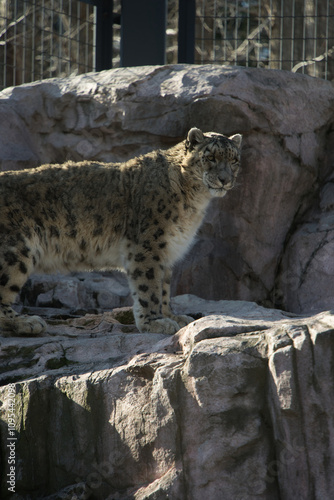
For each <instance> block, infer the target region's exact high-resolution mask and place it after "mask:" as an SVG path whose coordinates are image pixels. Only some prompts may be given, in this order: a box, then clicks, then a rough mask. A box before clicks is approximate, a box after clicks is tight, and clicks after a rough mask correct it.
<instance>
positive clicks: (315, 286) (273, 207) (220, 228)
mask: <svg viewBox="0 0 334 500" xmlns="http://www.w3.org/2000/svg"><path fill="white" fill-rule="evenodd" d="M333 105H334V87H333V85H332V83H331V82H329V81H325V80H321V79H319V78H312V77H309V76H306V75H300V74H295V73H291V72H287V71H278V70H265V69H258V68H239V67H224V66H215V65H206V66H187V65H172V66H161V67H156V66H155V67H135V68H117V69H113V70H108V71H102V72H101V73H89V74H85V75H80V76H75V77H71V78H63V79H51V80H45V81H43V82H38V83H32V84H27V85H22V86H20V87H14V88H8V89H5V90H4V91H3V92H1V93H0V114H1V117H2V120H0V122H1V123H2V126H3V127H4V126H5V125H4V124H5V123H7V122H8V123H10V128H9V129H8V130H7V128H6V130H4V132H3V133H2V134H0V168H2V169H6V168H22V167H27V166H35V165H36V164H37V163H47V162H63V161H65V160H68V159H72V160H81V159H96V160H103V161H123V160H125V159H128V158H129V157H132V156H134V155H138V154H140V153H144V152H147V151H149V150H152V149H155V148H166V147H168V146H170V145H173V144H175V143H176V142H178V141H179V140H181V139H183V138H184V137H185V135H186V133H187V131H188V130H189V129H190V128H191V127H193V126H197V127H200V128H202V129H203V130H204V131H209V130H216V131H218V132H221V133H225V134H227V135H229V134H232V133H237V132H239V133H242V134H243V136H244V141H243V155H242V171H241V173H240V176H239V185H238V187H237V188H235V189H234V191H232V192H231V193H229V194H228V196H226V198H224V199H221V200H215V201H213V202H212V203H211V206H210V208H209V210H208V213H207V217H206V219H205V221H204V224H203V226H202V228H201V229H200V231H199V234H198V239H197V242H196V243H195V245H194V247H193V249H192V251H191V252H190V253H189V254H188V256H187V257H186V258H185V259H184V260H183V261H182V262H181V263H180V264H179V265H178V266H177V268H176V269H175V273H174V288H173V290H174V292H173V293H174V294H184V293H195V294H197V295H200V296H202V297H203V298H206V299H228V300H234V299H239V300H240V299H241V300H251V301H256V302H258V303H261V304H263V305H270V306H272V305H274V306H280V307H282V308H285V309H287V310H290V311H294V312H298V313H299V312H308V311H309V310H310V307H312V310H314V311H315V312H316V311H321V310H324V309H326V308H328V307H332V306H333V292H332V286H331V279H332V263H331V260H332V259H331V255H332V243H331V242H332V232H333V217H332V215H331V214H332V213H333V209H332V208H330V207H332V200H333V189H332V180H331V178H330V175H331V172H332V170H333V162H334V148H333V144H334V142H333V132H332V130H333V120H334V118H333V112H332V110H333ZM0 127H1V125H0ZM8 134H9V135H8ZM326 186H327V187H326ZM317 210H318V215H316V213H315V212H316V211H317ZM321 214H322V215H321ZM324 228H326V229H324ZM314 290H316V300H315V301H312V297H313V295H314ZM46 299H47V300H49V298H48V297H47V298H46Z"/></svg>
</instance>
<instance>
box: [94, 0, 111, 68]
mask: <svg viewBox="0 0 334 500" xmlns="http://www.w3.org/2000/svg"><path fill="white" fill-rule="evenodd" d="M94 4H95V5H96V49H95V50H96V52H95V65H96V71H102V70H103V69H110V68H112V53H113V4H114V2H113V0H98V1H95V2H94Z"/></svg>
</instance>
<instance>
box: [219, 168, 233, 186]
mask: <svg viewBox="0 0 334 500" xmlns="http://www.w3.org/2000/svg"><path fill="white" fill-rule="evenodd" d="M218 179H219V180H220V182H221V183H222V186H223V187H224V188H225V189H231V188H232V187H233V182H232V179H231V176H230V175H229V174H228V173H227V172H222V173H221V174H219V176H218Z"/></svg>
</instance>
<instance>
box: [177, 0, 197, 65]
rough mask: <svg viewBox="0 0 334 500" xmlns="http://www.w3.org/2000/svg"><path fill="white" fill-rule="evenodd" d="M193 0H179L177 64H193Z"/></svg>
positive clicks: (194, 2)
mask: <svg viewBox="0 0 334 500" xmlns="http://www.w3.org/2000/svg"><path fill="white" fill-rule="evenodd" d="M195 15H196V1H195V0H179V35H178V45H179V49H178V62H179V63H189V64H194V62H195Z"/></svg>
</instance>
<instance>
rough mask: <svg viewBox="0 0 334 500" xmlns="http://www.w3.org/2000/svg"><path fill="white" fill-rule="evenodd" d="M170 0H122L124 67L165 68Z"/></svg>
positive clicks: (122, 63) (122, 54)
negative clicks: (150, 66) (162, 65)
mask: <svg viewBox="0 0 334 500" xmlns="http://www.w3.org/2000/svg"><path fill="white" fill-rule="evenodd" d="M166 18H167V0H122V13H121V66H141V65H145V64H165V61H166Z"/></svg>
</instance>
